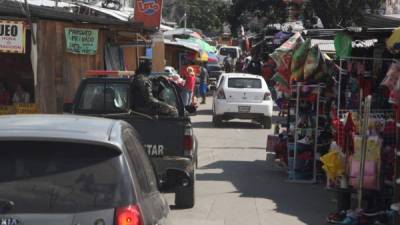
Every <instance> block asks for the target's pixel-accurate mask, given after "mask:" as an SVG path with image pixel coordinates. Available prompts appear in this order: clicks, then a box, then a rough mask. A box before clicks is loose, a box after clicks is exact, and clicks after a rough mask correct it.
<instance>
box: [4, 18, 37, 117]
mask: <svg viewBox="0 0 400 225" xmlns="http://www.w3.org/2000/svg"><path fill="white" fill-rule="evenodd" d="M30 35H31V31H30V29H29V27H28V25H27V22H26V21H24V20H0V114H12V113H30V112H36V111H37V108H36V104H35V88H34V83H35V81H34V80H35V76H34V73H33V67H32V65H33V64H32V60H31V52H32V42H31V38H30Z"/></svg>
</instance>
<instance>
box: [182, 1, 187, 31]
mask: <svg viewBox="0 0 400 225" xmlns="http://www.w3.org/2000/svg"><path fill="white" fill-rule="evenodd" d="M186 10H187V2H186V0H185V14H184V15H183V17H184V21H183V33H184V34H186V27H187V13H186Z"/></svg>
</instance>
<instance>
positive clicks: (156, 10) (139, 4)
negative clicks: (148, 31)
mask: <svg viewBox="0 0 400 225" xmlns="http://www.w3.org/2000/svg"><path fill="white" fill-rule="evenodd" d="M162 4H163V1H162V0H136V1H135V16H134V20H135V22H143V23H144V26H145V27H148V28H155V29H160V24H161V12H162Z"/></svg>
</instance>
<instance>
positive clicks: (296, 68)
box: [290, 39, 311, 81]
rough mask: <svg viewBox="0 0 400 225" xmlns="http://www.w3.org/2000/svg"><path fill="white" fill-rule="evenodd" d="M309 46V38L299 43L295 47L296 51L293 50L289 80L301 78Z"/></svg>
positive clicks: (300, 79)
mask: <svg viewBox="0 0 400 225" xmlns="http://www.w3.org/2000/svg"><path fill="white" fill-rule="evenodd" d="M310 47H311V39H307V40H306V41H305V42H304V43H302V44H300V46H299V47H298V48H297V49H296V51H294V53H293V56H292V63H291V67H290V69H291V71H292V76H291V80H295V81H302V80H303V78H304V77H303V74H304V63H305V62H306V59H307V55H308V51H309V50H310Z"/></svg>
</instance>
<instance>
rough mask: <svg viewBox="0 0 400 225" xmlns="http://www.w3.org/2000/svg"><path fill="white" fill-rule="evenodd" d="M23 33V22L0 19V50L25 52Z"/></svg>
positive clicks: (24, 31) (24, 29)
mask: <svg viewBox="0 0 400 225" xmlns="http://www.w3.org/2000/svg"><path fill="white" fill-rule="evenodd" d="M25 34H26V27H25V25H24V22H22V21H8V20H0V52H8V53H25V37H26V36H25Z"/></svg>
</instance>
